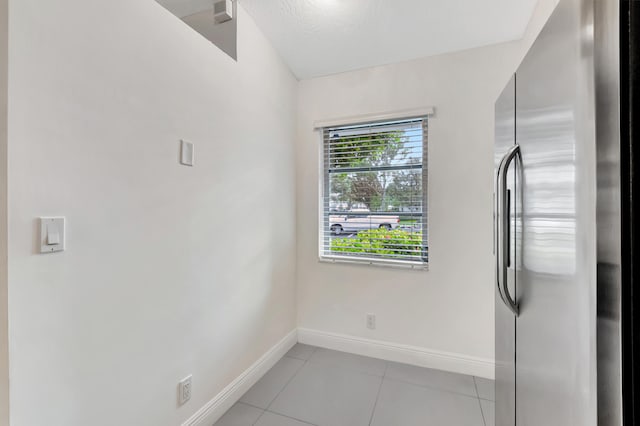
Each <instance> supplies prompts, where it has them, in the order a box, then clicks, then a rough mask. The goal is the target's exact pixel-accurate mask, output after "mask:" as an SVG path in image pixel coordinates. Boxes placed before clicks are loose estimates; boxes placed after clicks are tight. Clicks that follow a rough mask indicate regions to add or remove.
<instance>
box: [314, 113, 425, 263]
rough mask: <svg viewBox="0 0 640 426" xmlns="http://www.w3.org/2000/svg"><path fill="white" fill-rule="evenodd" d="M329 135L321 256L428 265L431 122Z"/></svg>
mask: <svg viewBox="0 0 640 426" xmlns="http://www.w3.org/2000/svg"><path fill="white" fill-rule="evenodd" d="M322 135H323V162H322V167H323V194H322V198H323V199H322V206H323V207H322V216H321V224H320V231H321V232H320V256H321V258H323V259H327V260H334V261H339V260H344V261H353V262H366V263H396V264H405V265H407V266H413V267H415V266H416V265H417V266H424V265H426V263H427V261H428V245H427V235H428V233H427V214H426V212H427V208H426V207H427V164H428V163H427V118H426V117H425V118H419V119H410V120H395V121H386V122H377V123H370V124H365V125H353V126H340V127H325V128H323V129H322Z"/></svg>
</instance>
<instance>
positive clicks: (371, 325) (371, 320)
mask: <svg viewBox="0 0 640 426" xmlns="http://www.w3.org/2000/svg"><path fill="white" fill-rule="evenodd" d="M367 328H368V329H371V330H375V329H376V315H375V314H367Z"/></svg>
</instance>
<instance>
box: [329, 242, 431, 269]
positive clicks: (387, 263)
mask: <svg viewBox="0 0 640 426" xmlns="http://www.w3.org/2000/svg"><path fill="white" fill-rule="evenodd" d="M320 249H321V250H322V248H320ZM318 260H319V261H320V262H321V263H347V264H351V265H367V266H380V267H384V268H397V269H409V270H413V271H428V270H429V263H427V262H411V261H406V260H390V259H385V258H375V257H355V256H330V255H322V254H321V255H320V256H319V258H318Z"/></svg>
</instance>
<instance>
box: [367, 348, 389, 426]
mask: <svg viewBox="0 0 640 426" xmlns="http://www.w3.org/2000/svg"><path fill="white" fill-rule="evenodd" d="M388 368H389V363H388V362H387V361H385V362H384V372H383V373H382V377H381V378H380V386H378V393H377V394H376V401H375V402H374V403H373V409H372V410H371V417H369V426H371V422H373V416H374V415H375V413H376V407H377V406H378V399H379V398H380V392H381V391H382V385H383V384H384V378H385V377H386V376H387V369H388Z"/></svg>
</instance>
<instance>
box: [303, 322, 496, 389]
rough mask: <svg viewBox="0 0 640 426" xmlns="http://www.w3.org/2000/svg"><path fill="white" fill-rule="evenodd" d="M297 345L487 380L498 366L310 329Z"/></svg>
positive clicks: (439, 352) (435, 351) (431, 350)
mask: <svg viewBox="0 0 640 426" xmlns="http://www.w3.org/2000/svg"><path fill="white" fill-rule="evenodd" d="M298 341H299V342H300V343H305V344H308V345H313V346H320V347H323V348H327V349H333V350H338V351H342V352H349V353H353V354H357V355H364V356H369V357H373V358H379V359H384V360H387V361H395V362H402V363H404V364H411V365H417V366H419V367H427V368H435V369H438V370H443V371H450V372H453V373H460V374H469V375H473V376H477V377H484V378H487V379H493V378H494V377H495V371H494V368H495V363H494V361H493V360H491V359H487V358H479V357H473V356H468V355H462V354H456V353H451V352H442V351H437V350H433V349H427V348H421V347H417V346H409V345H402V344H399V343H391V342H383V341H379V340H372V339H365V338H362V337H355V336H348V335H345V334H337V333H328V332H324V331H319V330H311V329H308V328H299V329H298Z"/></svg>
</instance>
